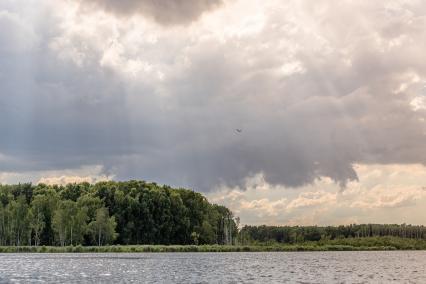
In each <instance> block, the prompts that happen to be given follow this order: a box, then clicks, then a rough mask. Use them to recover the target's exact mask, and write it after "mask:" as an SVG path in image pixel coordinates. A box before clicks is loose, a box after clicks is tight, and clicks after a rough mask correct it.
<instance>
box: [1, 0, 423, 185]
mask: <svg viewBox="0 0 426 284" xmlns="http://www.w3.org/2000/svg"><path fill="white" fill-rule="evenodd" d="M99 3H100V5H105V7H109V9H113V8H114V7H115V6H117V7H115V8H114V9H119V11H120V13H127V12H128V11H130V10H134V11H138V10H139V9H142V8H143V7H145V6H146V7H151V8H150V9H154V8H153V7H157V6H155V5H154V4H153V3H154V2H147V1H139V2H137V3H139V4H138V5H136V4H135V3H136V2H130V1H129V2H123V1H121V2H118V1H117V2H112V1H111V2H106V1H103V2H102V3H101V2H99ZM114 3H115V4H114ZM117 3H121V4H120V5H123V6H122V7H121V6H120V7H121V8H119V7H118V5H119V4H117ZM155 3H164V4H163V5H165V6H164V7H171V6H168V5H174V4H172V3H176V1H175V2H172V1H170V2H168V1H167V2H166V1H163V2H158V1H157V2H155ZM182 3H193V2H192V1H188V2H186V1H185V2H182ZM197 3H199V4H197V5H201V6H203V7H206V8H211V7H213V6H212V5H213V4H214V3H212V2H197ZM200 3H204V4H200ZM297 3H299V2H297ZM301 3H305V4H306V3H310V1H307V2H301ZM321 3H322V4H316V5H320V6H321V7H317V8H315V7H311V6H309V5H307V7H305V8H304V6H303V5H302V4H295V5H294V7H283V8H281V9H280V7H279V5H278V6H277V7H276V8H275V9H274V10H273V11H268V15H267V16H268V17H267V20H266V22H265V23H264V24H263V30H261V32H260V33H256V32H253V34H249V35H247V36H244V35H237V36H231V37H229V38H227V39H226V40H224V41H222V40H221V39H216V38H214V36H212V35H206V36H205V37H203V40H201V39H198V38H197V36H194V35H193V34H192V35H191V34H190V33H191V31H190V30H189V31H188V33H189V35H188V37H187V35H186V34H178V35H170V34H166V36H164V35H162V34H161V33H160V34H157V32H158V31H156V33H155V34H154V35H155V36H157V40H156V41H155V44H153V43H146V44H145V43H143V44H141V43H140V42H132V41H130V43H127V45H126V44H125V43H124V42H125V40H127V39H128V37H126V29H125V28H123V29H121V31H122V33H124V36H123V38H120V35H119V36H118V38H117V39H116V41H117V42H119V43H120V42H122V44H121V46H118V47H116V49H114V48H115V47H114V46H112V47H111V44H110V37H109V34H108V32H109V31H108V29H106V31H105V30H103V29H95V31H96V33H93V32H90V31H89V32H87V31H86V29H81V28H75V31H74V32H69V30H67V27H64V26H66V25H65V24H63V25H61V24H59V23H61V19H60V18H59V17H58V18H57V17H51V16H48V15H49V13H47V12H46V13H43V14H42V16H40V17H37V19H38V21H37V22H36V23H33V22H31V21H30V19H27V18H26V17H24V16H19V12H16V13H15V12H13V9H11V8H10V7H6V6H2V5H1V4H0V10H2V8H3V10H4V11H3V12H0V23H2V24H1V25H0V86H1V89H0V90H1V91H0V133H1V136H2V138H1V139H0V172H2V171H3V172H24V171H46V170H64V169H72V168H80V167H81V166H90V165H101V166H103V168H104V170H105V172H106V173H107V174H113V175H115V176H116V178H117V179H129V178H142V179H149V180H155V181H158V182H160V183H168V184H172V185H176V186H190V187H193V188H196V189H198V190H210V189H212V188H213V187H215V186H218V185H220V184H226V185H238V184H241V182H242V181H243V180H244V178H246V177H247V176H250V175H255V174H257V173H259V172H261V173H263V174H264V176H265V179H266V181H267V182H269V183H272V184H282V185H286V186H300V185H303V184H307V183H311V182H312V181H314V180H315V179H316V178H318V177H320V176H329V177H331V178H332V179H334V180H335V181H336V182H338V183H341V184H342V185H343V184H345V183H346V182H347V181H348V180H353V179H356V178H357V175H356V172H355V170H354V168H353V164H356V163H367V164H369V163H379V164H390V163H401V164H408V163H422V164H426V146H425V145H426V144H425V143H424V140H425V132H426V127H425V122H424V119H425V118H426V117H425V111H424V110H422V109H419V110H417V111H413V109H412V106H411V105H410V102H411V101H412V100H413V99H414V98H416V97H419V96H420V97H421V96H422V95H424V94H425V89H424V86H423V85H424V84H425V82H424V80H425V78H426V64H425V63H424V62H423V61H422V60H419V58H422V56H423V53H424V50H425V49H426V37H425V36H426V33H425V32H424V31H423V30H421V29H420V30H419V29H417V28H416V27H417V26H420V25H421V24H422V23H424V21H425V20H424V19H425V16H424V14H426V9H425V7H423V6H421V5H420V6H419V5H417V6H416V5H412V6H410V5H408V6H404V5H402V6H398V5H397V7H396V8H395V7H390V8H384V7H382V6H381V5H382V4H380V3H377V4H374V3H373V4H368V5H366V4H365V5H361V4H359V5H356V4H347V3H346V4H341V5H338V6H336V7H334V6H333V8H331V6H330V5H331V3H332V2H331V1H330V2H328V1H323V2H321ZM210 4H212V5H210ZM3 5H5V4H3ZM10 5H12V4H10ZM17 5H18V4H17ZM132 5H133V6H132ZM139 5H140V6H139ZM144 5H145V6H144ZM158 5H159V4H158ZM183 5H184V7H187V8H185V9H188V11H186V10H185V9H184V8H180V9H184V10H182V11H184V12H182V13H178V14H175V15H174V16H169V17H168V19H174V20H173V21H171V22H163V23H174V22H179V23H183V22H185V21H189V19H195V18H196V16H197V15H199V14H200V13H201V11H204V10H205V9H204V8H203V9H202V8H201V6H196V7H192V6H191V8H190V6H185V5H189V4H183ZM351 5H354V6H351ZM132 7H133V8H132ZM157 8H158V7H157ZM290 8H291V9H290ZM296 8H297V9H299V10H297V11H298V13H299V14H298V16H297V17H292V13H293V12H294V9H296ZM46 9H47V8H46ZM144 9H145V8H144ZM146 9H148V8H146ZM191 9H193V10H191ZM292 9H293V10H292ZM392 9H396V12H395V11H393V10H392ZM162 10H165V11H164V13H165V14H168V13H172V12H170V11H171V10H170V11H166V10H167V9H162ZM172 10H173V9H172ZM178 10H179V9H178ZM5 11H6V12H5ZM148 11H150V10H149V9H148ZM197 11H198V12H197ZM318 11H319V12H318ZM413 11H415V13H416V16H415V17H413V18H412V20H411V21H408V20H407V17H408V19H411V17H412V15H413V14H412V13H414V12H413ZM420 11H423V13H421V12H420ZM150 13H152V16H153V17H157V16H155V13H160V10H158V11H157V12H155V13H154V12H150ZM173 13H174V12H173ZM318 13H319V14H318ZM393 13H396V16H395V15H394V14H393ZM182 15H186V16H185V17H182V18H181V16H182ZM314 16H315V17H316V19H317V20H318V21H319V22H321V23H322V25H317V24H316V23H312V22H309V20H308V19H311V18H312V17H314ZM158 17H159V16H158ZM173 17H177V18H173ZM184 18H185V19H186V20H184ZM158 19H160V18H158ZM158 19H157V20H158ZM342 19H344V21H345V24H342V22H341V21H342ZM28 21H30V22H28ZM159 21H162V20H159ZM164 21H165V20H164ZM91 23H93V24H97V23H96V22H95V21H92V22H91ZM309 23H310V24H309ZM227 25H228V24H227ZM229 25H231V24H229ZM105 26H109V25H108V24H106V25H105ZM52 27H54V28H52ZM276 27H279V28H276ZM396 27H397V28H396ZM68 28H69V27H68ZM86 28H87V29H88V30H90V29H89V28H91V27H86ZM192 28H196V27H192ZM229 28H232V27H231V26H229ZM69 29H70V30H71V31H73V27H72V25H71V28H69ZM206 30H208V29H206ZM390 30H391V31H392V32H390ZM10 31H14V32H13V34H11V33H10ZM85 32H87V34H85ZM249 32H250V31H249ZM103 33H105V34H106V35H104V34H103ZM145 33H146V34H147V36H149V31H145ZM195 35H198V36H199V34H197V33H195ZM203 35H204V33H203ZM144 36H145V34H144ZM188 38H192V40H188ZM194 38H195V39H194ZM205 38H207V39H205ZM103 41H105V43H104V42H103ZM139 44H141V45H140V46H139ZM109 49H112V51H111V52H116V53H115V54H113V56H111V58H112V59H111V58H110V60H111V61H108V60H107V59H108V56H106V55H105V54H106V53H107V52H108V51H109ZM127 49H129V50H127ZM108 62H112V63H110V65H108V64H107V63H108ZM127 62H130V63H132V64H133V65H131V66H134V65H135V64H134V62H139V63H140V65H141V66H145V65H144V62H148V63H149V64H146V65H147V66H148V67H149V68H147V70H148V71H147V72H146V73H137V72H136V75H134V76H133V75H132V73H131V72H130V73H129V72H127V73H126V72H125V70H127V69H126V68H127V65H126V64H127ZM136 66H138V65H137V64H136ZM152 66H154V67H152ZM156 68H158V69H159V70H160V71H162V72H163V73H164V74H165V76H164V78H163V79H162V80H159V79H156V78H157V77H156V74H157V73H156V72H155V71H156ZM130 70H133V69H130ZM236 128H241V129H242V132H241V133H237V132H236V131H235V129H236Z"/></svg>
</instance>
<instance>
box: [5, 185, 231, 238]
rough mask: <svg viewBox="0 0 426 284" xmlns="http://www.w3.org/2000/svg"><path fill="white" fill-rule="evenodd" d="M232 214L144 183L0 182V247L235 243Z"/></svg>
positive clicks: (194, 196)
mask: <svg viewBox="0 0 426 284" xmlns="http://www.w3.org/2000/svg"><path fill="white" fill-rule="evenodd" d="M234 219H235V218H234V216H233V214H232V212H231V211H230V210H229V209H228V208H226V207H224V206H219V205H215V204H211V203H209V202H208V201H207V199H206V198H205V197H204V196H203V195H202V194H200V193H197V192H194V191H191V190H187V189H175V188H171V187H169V186H163V185H158V184H156V183H148V182H145V181H127V182H114V181H108V182H99V183H96V184H89V183H78V184H68V185H65V186H59V185H46V184H38V185H32V184H18V185H0V245H62V246H65V245H107V244H165V245H167V244H181V245H186V244H232V243H235V240H236V237H235V236H236V235H237V233H238V230H237V225H236V223H235V220H234Z"/></svg>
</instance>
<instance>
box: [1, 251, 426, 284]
mask: <svg viewBox="0 0 426 284" xmlns="http://www.w3.org/2000/svg"><path fill="white" fill-rule="evenodd" d="M28 282H32V283H46V282H47V283H64V282H66V283H131V282H136V283H241V282H244V283H282V282H291V283H371V282H373V283H389V282H403V283H410V282H411V283H426V252H423V251H392V252H295V253H293V252H268V253H160V254H150V253H145V254H119V253H118V254H113V253H111V254H0V283H28Z"/></svg>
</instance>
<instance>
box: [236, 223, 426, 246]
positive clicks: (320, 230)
mask: <svg viewBox="0 0 426 284" xmlns="http://www.w3.org/2000/svg"><path fill="white" fill-rule="evenodd" d="M370 237H398V238H404V239H406V238H409V239H417V240H423V239H426V227H425V226H413V225H406V224H402V225H395V224H390V225H381V224H361V225H356V224H353V225H346V226H327V227H318V226H244V227H243V228H242V229H241V231H240V233H239V240H240V242H241V243H274V242H276V243H284V244H295V243H302V242H307V241H308V242H309V241H320V240H336V239H351V238H370Z"/></svg>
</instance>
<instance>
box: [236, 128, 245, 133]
mask: <svg viewBox="0 0 426 284" xmlns="http://www.w3.org/2000/svg"><path fill="white" fill-rule="evenodd" d="M235 131H237V132H238V133H241V132H243V130H242V129H239V128H237V129H235Z"/></svg>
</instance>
